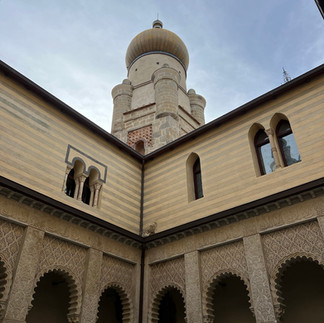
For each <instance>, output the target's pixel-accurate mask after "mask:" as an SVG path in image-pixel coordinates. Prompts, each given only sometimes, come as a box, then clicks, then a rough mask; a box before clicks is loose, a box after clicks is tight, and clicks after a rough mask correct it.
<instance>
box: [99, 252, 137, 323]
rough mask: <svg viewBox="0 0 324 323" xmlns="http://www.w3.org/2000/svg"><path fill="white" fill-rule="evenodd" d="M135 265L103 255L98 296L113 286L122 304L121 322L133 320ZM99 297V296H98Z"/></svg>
mask: <svg viewBox="0 0 324 323" xmlns="http://www.w3.org/2000/svg"><path fill="white" fill-rule="evenodd" d="M134 285H135V265H133V264H131V263H128V262H126V261H122V260H120V259H117V258H115V257H111V256H108V255H104V257H103V261H102V266H101V288H100V296H101V295H102V293H103V292H104V291H105V290H106V289H107V288H114V289H115V290H116V291H117V292H118V294H119V297H120V299H121V302H122V306H123V322H125V323H126V322H132V321H133V312H134V310H133V304H132V303H131V300H132V299H133V295H134ZM98 299H99V297H98Z"/></svg>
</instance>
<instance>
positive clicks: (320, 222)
mask: <svg viewBox="0 0 324 323" xmlns="http://www.w3.org/2000/svg"><path fill="white" fill-rule="evenodd" d="M317 221H318V225H319V227H320V229H321V232H322V235H323V239H324V216H318V217H317Z"/></svg>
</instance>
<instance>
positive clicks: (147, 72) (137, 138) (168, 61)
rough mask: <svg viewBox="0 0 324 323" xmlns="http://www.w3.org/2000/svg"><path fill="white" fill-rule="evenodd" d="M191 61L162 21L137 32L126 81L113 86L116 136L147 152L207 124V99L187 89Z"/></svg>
mask: <svg viewBox="0 0 324 323" xmlns="http://www.w3.org/2000/svg"><path fill="white" fill-rule="evenodd" d="M188 65H189V54H188V50H187V48H186V46H185V44H184V43H183V41H182V40H181V39H180V38H179V37H178V36H177V35H176V34H174V33H173V32H171V31H169V30H166V29H163V24H162V22H161V21H160V20H156V21H154V22H153V28H151V29H147V30H145V31H143V32H141V33H140V34H138V35H137V36H136V37H135V38H134V39H133V40H132V41H131V43H130V45H129V46H128V49H127V53H126V67H127V71H128V79H126V80H124V81H123V83H122V84H119V85H117V86H115V87H114V88H113V90H112V96H113V100H114V114H113V121H112V130H111V132H112V134H113V135H115V136H116V137H117V138H119V139H120V140H122V141H124V142H125V143H127V144H128V145H130V146H131V147H133V148H134V149H136V150H138V149H137V147H141V149H140V150H138V151H139V152H141V153H144V154H147V153H149V152H151V151H153V150H156V149H157V148H159V147H162V146H163V145H166V144H168V143H169V142H171V141H173V140H175V139H177V138H179V137H180V136H182V135H184V134H186V133H188V132H190V131H192V130H194V129H196V128H198V127H200V126H201V125H203V124H204V123H205V120H204V119H205V118H204V108H205V105H206V101H205V99H204V98H203V97H202V96H200V95H198V94H196V93H195V92H194V91H193V90H191V92H190V93H189V92H187V90H186V88H187V85H186V78H187V69H188ZM192 91H193V92H192ZM143 147H144V148H143Z"/></svg>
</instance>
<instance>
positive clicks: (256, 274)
mask: <svg viewBox="0 0 324 323" xmlns="http://www.w3.org/2000/svg"><path fill="white" fill-rule="evenodd" d="M243 243H244V249H245V255H246V261H247V265H248V270H249V280H250V286H251V291H252V294H251V296H252V300H253V305H254V306H253V307H254V314H255V317H256V320H257V322H275V320H276V318H275V312H274V307H273V304H272V297H271V291H270V285H269V280H268V274H267V270H266V266H265V260H264V256H263V251H262V244H261V237H260V235H259V234H254V235H251V236H248V237H245V238H244V239H243Z"/></svg>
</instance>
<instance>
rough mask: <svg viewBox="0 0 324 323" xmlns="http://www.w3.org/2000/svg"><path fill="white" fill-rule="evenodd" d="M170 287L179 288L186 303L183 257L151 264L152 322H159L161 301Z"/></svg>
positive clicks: (150, 313) (150, 315) (150, 312)
mask: <svg viewBox="0 0 324 323" xmlns="http://www.w3.org/2000/svg"><path fill="white" fill-rule="evenodd" d="M170 288H174V289H177V290H178V291H179V293H180V294H181V296H182V298H183V302H184V304H185V301H184V299H185V292H184V291H185V263H184V258H183V257H178V258H175V259H171V260H168V261H163V262H159V263H157V264H153V265H151V266H150V278H149V289H150V296H151V297H150V298H149V299H150V300H153V302H152V305H151V306H150V310H149V317H150V322H158V314H159V313H158V311H159V305H160V301H161V299H162V297H163V295H164V294H165V293H166V291H167V290H168V289H170Z"/></svg>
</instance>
